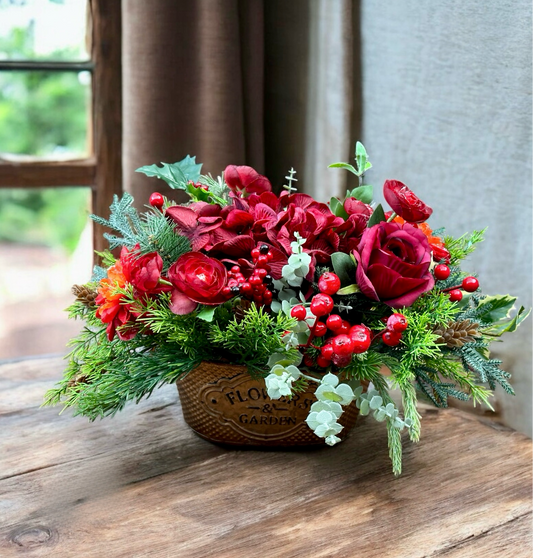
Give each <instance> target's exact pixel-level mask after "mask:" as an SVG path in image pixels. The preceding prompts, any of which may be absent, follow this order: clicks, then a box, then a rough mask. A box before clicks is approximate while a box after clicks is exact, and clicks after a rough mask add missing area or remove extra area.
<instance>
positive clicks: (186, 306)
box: [170, 289, 197, 316]
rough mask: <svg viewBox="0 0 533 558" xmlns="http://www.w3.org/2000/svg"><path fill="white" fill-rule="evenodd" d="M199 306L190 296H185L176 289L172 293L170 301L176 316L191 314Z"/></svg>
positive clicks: (171, 308)
mask: <svg viewBox="0 0 533 558" xmlns="http://www.w3.org/2000/svg"><path fill="white" fill-rule="evenodd" d="M196 306H197V304H196V302H194V300H191V299H190V298H189V297H188V296H185V295H184V294H183V293H182V292H180V291H178V290H177V289H174V290H173V291H172V296H171V299H170V310H171V311H172V312H173V313H174V314H178V315H179V316H183V315H184V314H190V313H191V312H192V311H193V310H194V309H195V308H196Z"/></svg>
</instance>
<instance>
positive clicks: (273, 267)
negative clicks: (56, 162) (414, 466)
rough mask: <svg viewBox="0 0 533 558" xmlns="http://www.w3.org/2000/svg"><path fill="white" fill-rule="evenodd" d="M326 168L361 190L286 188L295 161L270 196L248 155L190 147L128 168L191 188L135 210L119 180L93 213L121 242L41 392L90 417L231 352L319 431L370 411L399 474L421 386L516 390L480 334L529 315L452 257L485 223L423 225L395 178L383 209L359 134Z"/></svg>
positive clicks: (332, 434) (418, 207) (333, 438)
mask: <svg viewBox="0 0 533 558" xmlns="http://www.w3.org/2000/svg"><path fill="white" fill-rule="evenodd" d="M330 167H331V168H338V169H345V170H347V171H349V172H352V173H354V174H355V175H356V176H357V177H358V181H359V186H357V187H356V188H355V189H353V190H352V191H348V192H347V193H346V195H345V196H344V198H343V199H339V198H336V197H334V198H332V199H331V200H330V202H329V203H328V204H326V203H321V202H318V201H316V200H315V199H313V198H312V197H311V196H309V195H306V194H303V193H299V192H297V190H296V188H295V186H294V185H295V183H296V178H295V171H294V170H292V169H291V171H290V172H289V175H288V176H287V177H286V178H287V184H286V185H285V186H284V187H283V189H282V191H281V193H280V194H276V193H274V191H273V189H272V186H271V184H270V182H269V180H268V179H267V178H266V177H264V176H262V175H260V174H258V173H257V172H256V171H255V170H254V169H252V168H250V167H247V166H234V165H230V166H228V167H226V169H225V170H224V172H223V174H222V176H220V177H218V178H216V179H215V178H213V177H212V176H211V175H208V176H205V175H202V174H201V165H200V164H197V163H196V161H195V158H194V157H189V156H187V157H186V158H185V159H184V160H183V161H180V162H179V163H175V164H165V163H163V164H162V166H161V167H160V166H157V165H152V166H146V167H142V168H140V169H138V171H139V172H142V173H144V174H146V175H148V176H152V177H157V178H160V179H162V180H164V181H165V182H167V183H168V184H169V185H170V186H171V187H172V188H174V189H177V190H182V191H183V192H185V193H186V194H187V195H188V196H189V197H190V201H189V202H188V203H186V204H176V203H174V202H172V201H171V200H169V199H166V198H165V197H164V196H162V195H161V194H159V193H157V192H154V193H152V195H151V196H150V198H149V200H148V201H149V205H148V206H147V210H146V211H145V212H144V213H142V214H139V213H138V212H137V210H135V209H134V207H133V206H132V202H133V198H132V197H131V196H130V195H129V194H127V193H126V194H124V195H123V196H122V198H121V199H118V198H117V197H115V199H114V202H113V204H112V206H111V208H110V209H111V215H110V218H109V220H106V219H103V218H101V217H97V216H92V218H93V219H94V220H95V221H96V222H97V223H100V224H102V225H105V226H107V227H109V228H111V229H113V230H114V234H109V233H106V234H105V236H106V237H107V239H108V240H109V242H110V249H111V250H113V249H120V250H121V251H120V255H118V254H117V253H116V254H115V255H113V253H112V252H111V251H105V252H103V253H99V256H100V257H101V260H102V266H101V267H96V268H95V270H94V276H93V278H92V280H91V281H90V282H89V283H87V284H85V285H77V286H74V287H73V292H74V294H75V295H76V301H75V302H74V303H73V305H72V306H71V307H70V308H69V311H70V316H71V317H73V318H81V319H82V320H84V321H85V322H86V325H85V327H84V329H83V331H82V332H81V334H80V335H79V336H78V337H77V338H75V339H73V340H72V342H71V344H72V347H73V348H72V352H71V353H70V355H69V357H68V358H69V364H68V368H67V370H66V372H65V375H64V378H63V379H62V381H61V382H60V383H59V384H58V385H57V386H56V387H55V388H54V389H52V390H50V391H49V392H48V393H47V395H46V400H45V403H46V404H57V403H60V402H63V403H64V405H65V406H66V407H74V408H75V411H76V413H78V414H82V415H85V416H87V417H88V418H89V419H91V420H94V419H95V418H97V417H105V416H109V415H113V414H114V413H116V412H117V411H118V410H120V409H122V408H123V407H124V405H125V404H126V402H127V401H128V400H132V399H133V400H135V401H137V402H138V401H139V400H140V399H141V398H143V397H145V396H149V395H150V394H151V393H152V391H153V390H154V389H155V388H156V387H157V386H159V385H161V384H164V383H172V382H176V380H178V379H179V378H180V376H182V375H184V374H187V373H189V372H190V371H192V370H194V368H195V367H197V366H198V365H199V364H200V363H201V362H202V361H221V362H228V363H232V364H242V365H245V366H247V367H248V370H249V373H250V374H251V375H252V376H254V377H261V378H264V381H265V384H266V389H267V391H268V396H269V397H270V398H272V399H279V398H281V397H291V396H292V395H293V394H295V393H298V392H301V391H303V390H306V389H308V388H309V386H312V385H315V386H316V390H315V392H314V393H315V397H316V402H315V403H313V405H312V406H311V408H310V413H309V416H308V418H307V424H308V425H309V427H310V428H311V429H312V430H313V431H314V432H315V434H316V435H317V436H319V437H321V438H323V439H324V441H325V443H327V444H329V445H334V444H336V443H337V442H338V441H339V440H340V439H339V437H338V434H339V432H340V431H341V429H342V426H341V425H340V424H339V422H338V419H339V417H340V416H341V415H342V413H343V409H344V408H345V406H346V405H350V404H352V403H354V402H355V404H356V405H357V407H359V409H360V413H361V414H363V415H366V414H372V415H373V416H374V418H376V419H377V420H378V421H384V422H385V423H386V426H387V431H388V437H389V449H390V457H391V460H392V464H393V471H394V473H395V474H399V473H400V471H401V431H402V429H407V431H408V433H409V436H410V438H411V440H413V441H417V440H418V439H419V437H420V428H421V425H420V418H421V417H420V415H419V413H418V412H417V408H416V402H417V398H418V397H422V398H423V399H424V400H425V401H429V402H432V403H433V404H434V405H436V406H438V407H446V406H447V402H448V398H450V397H453V398H457V399H461V400H468V399H470V400H472V401H473V403H474V405H475V404H476V403H484V404H487V405H489V402H488V401H489V397H490V396H491V390H493V389H494V388H495V386H496V384H500V385H501V386H502V387H503V389H504V390H505V391H506V392H508V393H513V390H512V387H511V385H510V384H509V382H508V379H509V374H508V373H507V372H505V371H503V370H502V369H501V368H500V364H501V362H500V361H498V360H495V359H491V358H490V356H489V344H490V343H491V341H493V340H494V339H496V338H498V337H499V336H500V335H502V334H503V333H504V332H512V331H514V330H515V329H516V328H517V326H518V325H519V324H520V322H521V321H523V320H524V319H525V317H526V316H527V315H528V312H526V311H525V310H524V308H523V307H521V308H520V309H519V310H518V311H517V312H516V313H515V314H514V315H511V314H512V310H513V308H514V304H515V301H516V299H515V298H514V297H512V296H509V295H503V296H487V295H484V294H482V293H481V290H480V282H479V280H478V279H477V278H476V277H475V276H474V275H473V274H470V273H467V272H465V271H463V270H462V269H461V267H460V266H459V264H460V262H461V261H462V260H463V259H464V258H465V257H466V256H467V255H468V254H469V253H470V252H472V251H473V249H474V247H475V245H476V244H477V243H478V242H480V241H481V240H482V237H483V232H484V231H474V232H473V233H472V234H466V235H464V236H462V237H460V238H452V237H451V236H448V235H446V234H445V232H444V230H443V229H438V230H432V229H431V228H430V226H429V225H428V224H427V220H428V218H429V217H430V216H431V213H432V209H431V208H430V207H428V206H427V205H426V204H425V203H423V202H422V201H421V200H420V199H419V198H418V197H417V196H416V195H415V194H414V193H413V192H412V191H411V190H410V189H409V188H408V187H407V186H405V185H404V184H402V183H401V182H399V181H397V180H387V181H385V184H384V186H383V193H384V197H385V200H386V201H387V203H388V204H389V205H390V207H391V210H389V211H387V212H386V211H385V210H384V209H383V207H382V206H381V205H376V204H375V203H374V202H373V188H372V186H370V185H369V184H367V183H366V181H365V173H366V172H367V171H368V170H369V169H370V168H371V167H372V165H371V163H370V162H369V160H368V156H367V153H366V150H365V148H364V147H363V145H362V144H361V143H357V146H356V153H355V166H352V165H350V164H346V163H335V164H333V165H330ZM115 252H116V250H115ZM367 385H369V387H368V389H366V386H367ZM391 387H395V388H399V390H400V392H401V401H402V405H401V407H402V411H401V412H400V409H398V408H397V405H396V404H395V403H394V401H393V399H392V398H391V395H390V393H389V389H390V388H391ZM489 406H490V405H489Z"/></svg>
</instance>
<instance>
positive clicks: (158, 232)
mask: <svg viewBox="0 0 533 558" xmlns="http://www.w3.org/2000/svg"><path fill="white" fill-rule="evenodd" d="M132 204H133V197H132V196H131V195H130V194H128V193H127V192H126V193H124V195H123V196H122V198H121V199H119V198H118V196H114V197H113V203H112V204H111V206H110V208H109V209H110V211H111V214H110V216H109V219H104V218H102V217H98V216H96V215H91V218H92V219H93V221H95V223H98V224H100V225H103V226H104V227H109V228H110V229H112V230H114V231H116V232H117V233H119V234H118V235H117V234H110V233H104V237H105V238H106V239H107V240H108V241H109V247H110V248H111V249H113V248H117V247H120V246H126V248H128V249H130V250H131V249H132V248H134V247H135V246H137V245H139V247H140V253H141V254H147V253H149V252H156V251H157V252H158V253H159V255H160V256H161V257H162V259H163V265H164V270H165V271H166V270H167V269H168V268H169V267H170V265H172V263H173V262H175V261H176V260H177V259H178V258H179V257H180V256H181V255H182V254H185V252H188V251H190V249H191V245H190V242H189V240H188V239H187V238H186V237H184V236H182V235H179V234H178V233H176V232H175V230H174V227H173V226H172V224H171V223H170V222H169V221H168V220H167V218H166V217H165V215H164V214H163V213H161V212H160V211H157V210H154V211H150V212H146V213H144V214H143V216H142V217H141V216H139V214H138V213H137V210H136V209H135V208H134V207H133V205H132Z"/></svg>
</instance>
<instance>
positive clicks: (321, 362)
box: [316, 355, 331, 368]
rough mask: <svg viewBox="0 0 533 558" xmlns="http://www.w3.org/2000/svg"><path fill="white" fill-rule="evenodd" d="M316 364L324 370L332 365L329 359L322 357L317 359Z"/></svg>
mask: <svg viewBox="0 0 533 558" xmlns="http://www.w3.org/2000/svg"><path fill="white" fill-rule="evenodd" d="M316 363H317V364H318V366H320V367H322V368H327V367H328V366H329V365H330V364H331V361H329V360H328V359H327V358H324V357H323V356H322V355H319V356H318V357H317V358H316Z"/></svg>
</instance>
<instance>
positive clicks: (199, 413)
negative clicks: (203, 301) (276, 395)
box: [177, 362, 359, 447]
mask: <svg viewBox="0 0 533 558" xmlns="http://www.w3.org/2000/svg"><path fill="white" fill-rule="evenodd" d="M177 385H178V391H179V396H180V400H181V406H182V410H183V417H184V418H185V422H186V423H187V424H188V425H189V426H190V427H191V428H192V429H193V430H194V431H195V432H196V434H198V435H199V436H201V437H202V438H204V439H206V440H209V441H210V442H215V443H218V444H224V445H231V446H249V447H253V446H257V447H295V446H311V445H323V444H324V440H323V439H322V438H319V437H318V436H316V435H315V434H314V432H313V431H312V430H311V429H310V428H309V427H308V426H307V424H306V423H305V419H306V418H307V415H308V414H309V408H310V407H311V405H312V404H313V403H314V402H315V401H316V398H315V396H314V394H313V392H311V391H308V392H305V393H299V394H296V395H294V396H293V397H292V399H290V400H289V398H287V397H283V398H282V399H279V400H275V401H274V400H272V399H270V397H268V395H267V392H266V388H265V383H264V381H263V380H261V379H260V380H254V379H253V378H251V377H250V375H249V374H248V371H247V369H246V367H245V366H235V365H231V364H222V363H214V362H203V363H202V364H200V366H198V368H196V369H195V370H193V371H192V372H189V374H187V375H186V376H185V377H184V378H182V379H181V380H178V382H177ZM358 413H359V410H358V409H357V407H356V406H355V403H352V404H351V405H349V406H348V407H346V408H345V410H344V413H343V414H342V416H341V418H340V419H339V422H340V424H342V425H343V426H344V429H343V430H342V431H341V433H340V434H339V437H340V438H341V439H342V438H345V437H346V436H347V435H348V432H349V431H350V430H351V429H352V428H353V427H354V425H355V422H356V420H357V415H358Z"/></svg>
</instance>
